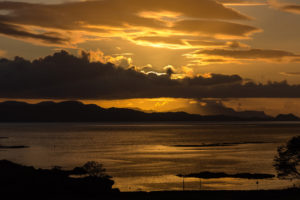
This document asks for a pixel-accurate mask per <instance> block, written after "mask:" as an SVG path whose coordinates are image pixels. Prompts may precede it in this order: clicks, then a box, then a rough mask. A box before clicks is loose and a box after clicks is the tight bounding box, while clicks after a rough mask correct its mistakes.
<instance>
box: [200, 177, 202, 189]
mask: <svg viewBox="0 0 300 200" xmlns="http://www.w3.org/2000/svg"><path fill="white" fill-rule="evenodd" d="M200 190H202V180H201V178H200Z"/></svg>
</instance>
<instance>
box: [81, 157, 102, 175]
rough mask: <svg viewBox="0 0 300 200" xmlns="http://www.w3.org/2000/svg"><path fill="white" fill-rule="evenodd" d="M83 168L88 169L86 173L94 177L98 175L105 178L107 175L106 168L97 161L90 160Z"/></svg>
mask: <svg viewBox="0 0 300 200" xmlns="http://www.w3.org/2000/svg"><path fill="white" fill-rule="evenodd" d="M83 169H84V170H85V171H86V173H87V174H88V175H89V176H92V177H98V178H104V177H106V176H107V175H106V174H105V171H106V170H105V168H103V165H102V164H100V163H98V162H96V161H89V162H87V163H86V164H84V165H83Z"/></svg>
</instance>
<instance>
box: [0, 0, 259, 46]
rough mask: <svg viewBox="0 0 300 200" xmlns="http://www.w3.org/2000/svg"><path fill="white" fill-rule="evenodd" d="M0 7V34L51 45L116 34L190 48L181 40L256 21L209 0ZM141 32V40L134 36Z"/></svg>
mask: <svg viewBox="0 0 300 200" xmlns="http://www.w3.org/2000/svg"><path fill="white" fill-rule="evenodd" d="M1 10H2V11H6V12H5V13H2V14H1V12H0V23H1V24H3V25H5V26H7V27H8V28H9V30H10V31H7V29H4V28H1V29H0V34H4V35H7V36H10V37H15V38H18V39H25V40H30V41H31V42H32V41H33V40H37V41H39V44H40V43H45V44H47V45H49V44H53V45H54V46H57V45H66V46H74V45H76V44H77V43H80V42H83V41H87V40H99V39H103V38H106V37H109V38H111V37H120V38H123V39H126V40H129V41H132V42H135V43H136V44H139V45H149V46H155V45H156V46H157V47H163V48H194V47H191V46H192V45H191V43H189V42H188V43H186V42H184V41H186V40H191V41H198V40H200V41H201V40H202V38H203V37H207V36H210V37H212V39H219V40H226V39H228V38H230V39H233V38H235V39H237V38H239V39H246V38H247V37H249V36H250V35H251V34H253V33H255V32H258V31H259V29H258V28H256V27H253V26H249V25H243V24H238V23H235V22H233V21H232V20H248V19H250V17H248V16H246V15H243V14H241V13H240V12H238V11H236V10H234V9H231V8H228V7H225V6H224V5H223V4H221V3H219V2H217V1H214V0H202V1H198V0H184V1H183V0H164V1H161V0H152V1H146V0H127V1H124V0H96V1H81V2H69V3H61V4H39V3H21V2H0V11H1ZM37 29H38V31H36V30H37ZM50 30H51V32H50ZM154 36H155V37H156V38H153V37H154ZM142 37H143V38H144V41H145V39H146V40H147V42H146V43H141V42H140V41H141V38H142ZM150 37H152V38H150ZM163 37H164V38H163ZM166 37H171V38H173V39H166ZM174 37H178V38H177V39H175V38H174ZM193 37H194V38H193ZM136 38H139V39H138V40H137V39H136ZM159 38H160V39H159ZM162 39H163V41H162ZM150 40H151V41H150ZM158 40H160V41H158ZM137 41H139V42H137ZM209 42H214V41H209ZM157 43H159V44H161V43H163V44H165V45H157ZM175 43H176V46H175V47H174V44H175Z"/></svg>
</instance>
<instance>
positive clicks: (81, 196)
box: [1, 189, 300, 200]
mask: <svg viewBox="0 0 300 200" xmlns="http://www.w3.org/2000/svg"><path fill="white" fill-rule="evenodd" d="M2 195H3V196H7V197H9V198H7V199H45V200H69V199H70V200H97V199H99V200H101V199H103V200H106V199H107V200H166V199H167V200H169V199H170V200H196V199H203V200H259V199H263V200H299V199H300V190H299V189H286V190H261V191H186V192H182V191H181V192H180V191H164V192H119V193H101V192H100V193H75V194H70V193H39V192H38V191H36V193H5V192H4V193H2ZM1 199H2V198H1Z"/></svg>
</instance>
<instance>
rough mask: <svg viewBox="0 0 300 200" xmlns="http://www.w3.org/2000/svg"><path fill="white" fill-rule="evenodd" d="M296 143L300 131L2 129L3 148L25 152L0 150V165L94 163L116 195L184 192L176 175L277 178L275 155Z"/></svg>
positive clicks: (221, 126)
mask: <svg viewBox="0 0 300 200" xmlns="http://www.w3.org/2000/svg"><path fill="white" fill-rule="evenodd" d="M297 135H300V124H299V123H279V124H278V123H255V122H251V123H207V124H195V123H169V124H168V123H161V124H97V123H79V124H75V123H66V124H56V123H49V124H36V123H32V124H0V138H1V139H0V144H2V145H6V146H8V145H27V146H29V148H26V149H6V150H4V149H2V150H0V159H8V160H11V161H14V162H18V163H21V164H25V165H32V166H34V167H38V168H51V167H53V166H62V167H63V168H65V169H71V168H73V167H75V166H81V165H83V164H84V163H85V162H87V161H91V160H94V161H98V162H101V163H103V164H104V167H105V168H106V169H107V172H108V174H109V175H111V176H113V177H114V178H113V179H114V180H115V182H116V183H115V187H118V188H120V189H121V191H137V190H145V191H154V190H181V189H182V179H181V178H178V177H176V175H177V174H188V173H197V172H201V171H211V172H226V173H240V172H249V173H272V174H276V172H275V171H274V168H273V167H272V162H273V158H274V156H275V154H276V149H277V147H278V146H279V145H281V144H284V143H285V142H287V141H288V140H289V139H290V138H291V137H293V136H297ZM3 137H5V138H3ZM6 137H7V138H6ZM294 183H296V184H297V182H293V181H286V180H285V181H283V180H277V179H273V180H263V181H260V182H259V185H258V187H259V188H260V189H270V188H274V189H275V188H286V187H290V186H292V185H293V184H294ZM185 187H186V189H190V190H197V189H200V180H199V179H194V178H191V179H188V178H186V179H185ZM256 188H257V184H256V180H243V179H229V178H225V179H209V180H202V184H201V189H209V190H219V189H234V190H244V189H246V190H247V189H256Z"/></svg>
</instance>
